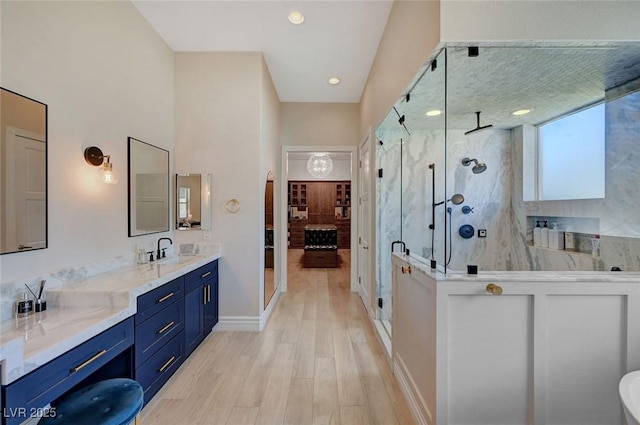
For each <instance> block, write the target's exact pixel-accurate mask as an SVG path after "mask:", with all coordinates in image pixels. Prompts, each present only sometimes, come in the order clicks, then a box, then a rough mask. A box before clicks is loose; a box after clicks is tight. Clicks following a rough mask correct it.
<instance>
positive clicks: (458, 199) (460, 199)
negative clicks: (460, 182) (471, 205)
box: [449, 193, 464, 205]
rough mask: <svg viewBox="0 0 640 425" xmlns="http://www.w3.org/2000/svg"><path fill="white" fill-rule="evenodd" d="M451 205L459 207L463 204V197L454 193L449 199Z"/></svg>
mask: <svg viewBox="0 0 640 425" xmlns="http://www.w3.org/2000/svg"><path fill="white" fill-rule="evenodd" d="M449 200H450V201H451V203H452V204H453V205H460V204H461V203H463V202H464V196H462V194H461V193H456V194H455V195H453V196H452V197H451V199H449Z"/></svg>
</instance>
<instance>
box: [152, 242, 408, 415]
mask: <svg viewBox="0 0 640 425" xmlns="http://www.w3.org/2000/svg"><path fill="white" fill-rule="evenodd" d="M302 253H303V251H302V250H289V255H290V256H291V259H290V261H289V270H288V273H289V287H288V291H287V292H286V293H284V294H282V296H281V298H280V301H279V303H278V305H277V306H276V309H275V310H274V312H273V314H272V316H271V319H270V320H269V323H268V324H267V326H266V327H265V329H264V331H263V332H260V333H258V332H214V333H213V334H211V335H210V336H209V337H208V338H207V339H206V340H205V341H204V342H203V343H202V345H201V346H200V347H199V348H198V349H197V350H196V351H195V352H194V354H192V355H191V357H190V358H188V359H187V360H186V362H185V363H184V364H183V366H182V367H181V368H180V369H179V370H178V371H177V372H176V374H175V375H174V376H173V377H172V378H171V379H170V380H169V382H168V383H167V384H166V385H165V386H164V387H163V389H162V390H161V391H160V392H159V393H158V394H157V395H156V397H155V398H154V399H153V400H152V402H151V403H149V405H148V406H146V407H145V409H144V410H143V412H142V423H143V424H153V425H163V424H167V425H183V424H184V425H187V424H189V425H191V424H198V425H200V424H202V425H204V424H207V425H214V424H215V425H254V424H255V425H258V424H260V425H280V424H287V425H306V424H314V425H315V424H327V425H352V424H353V425H366V424H376V425H412V424H414V421H413V418H412V417H411V413H410V412H409V409H408V407H407V405H406V402H405V401H404V398H403V396H402V394H401V392H400V389H399V388H398V385H397V384H396V382H395V380H394V378H393V375H392V374H391V370H390V368H389V366H388V364H387V362H386V360H385V358H384V355H383V354H382V352H381V348H380V346H379V344H378V342H377V340H376V336H375V334H374V330H373V328H372V326H371V324H370V322H369V320H368V318H367V316H366V311H365V308H364V306H363V304H362V301H361V300H360V298H359V297H358V295H357V294H355V293H351V292H350V290H349V267H350V257H349V255H350V253H349V250H342V251H341V252H340V256H341V259H342V268H340V269H303V268H302V267H301V265H300V261H299V259H300V258H301V255H302ZM222 302H224V301H222Z"/></svg>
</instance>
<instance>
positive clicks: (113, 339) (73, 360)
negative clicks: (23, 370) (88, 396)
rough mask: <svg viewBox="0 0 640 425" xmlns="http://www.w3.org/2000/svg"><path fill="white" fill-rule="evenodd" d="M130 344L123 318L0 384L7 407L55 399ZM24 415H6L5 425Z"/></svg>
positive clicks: (36, 404)
mask: <svg viewBox="0 0 640 425" xmlns="http://www.w3.org/2000/svg"><path fill="white" fill-rule="evenodd" d="M132 344H133V318H129V319H126V320H124V321H122V322H120V323H119V324H117V325H115V326H113V327H111V328H109V329H107V330H106V331H104V332H102V333H101V334H99V335H96V336H95V337H93V338H91V339H90V340H88V341H86V342H84V343H83V344H81V345H79V346H77V347H75V348H73V349H72V350H69V351H67V352H66V353H64V354H62V355H61V356H59V357H57V358H55V359H53V360H51V361H50V362H49V363H47V364H45V365H43V366H41V367H39V368H38V369H36V370H34V371H33V372H31V373H29V374H28V375H26V376H24V377H22V378H20V379H19V380H17V381H15V382H13V383H12V384H9V385H7V386H6V387H3V398H4V402H5V406H6V409H10V408H14V409H15V408H20V407H21V408H25V409H26V411H27V412H29V411H30V409H38V408H41V407H43V406H46V405H47V404H48V403H50V402H52V401H54V400H55V399H57V398H58V397H60V396H61V395H62V394H64V393H65V392H67V391H68V390H70V389H71V388H72V387H73V386H75V385H76V384H78V383H80V382H81V381H82V380H84V379H85V378H86V377H88V376H89V375H91V374H92V373H93V372H95V371H96V370H98V369H100V368H101V367H102V366H104V365H105V364H106V363H108V362H109V361H110V360H112V359H114V358H115V357H116V356H118V355H119V354H120V353H122V352H123V351H125V350H126V349H127V348H129V347H131V345H132ZM24 419H25V418H24V417H23V418H18V417H15V418H6V423H7V424H8V425H12V424H18V423H20V422H22V421H23V420H24Z"/></svg>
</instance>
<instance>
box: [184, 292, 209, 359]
mask: <svg viewBox="0 0 640 425" xmlns="http://www.w3.org/2000/svg"><path fill="white" fill-rule="evenodd" d="M205 296H206V288H205V287H204V286H203V285H198V286H197V287H196V288H195V289H192V290H191V291H189V292H187V295H186V296H185V297H184V311H185V318H184V337H185V350H186V355H187V356H189V355H190V354H191V353H192V352H193V350H195V348H196V347H197V346H198V344H200V342H202V340H203V339H204V321H203V317H204V301H205V299H206V298H205Z"/></svg>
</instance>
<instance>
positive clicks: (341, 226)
mask: <svg viewBox="0 0 640 425" xmlns="http://www.w3.org/2000/svg"><path fill="white" fill-rule="evenodd" d="M288 200H289V248H304V226H306V225H307V224H334V225H335V226H336V227H337V228H338V249H349V248H350V247H351V182H350V181H348V180H345V181H331V182H327V181H289V193H288Z"/></svg>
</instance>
